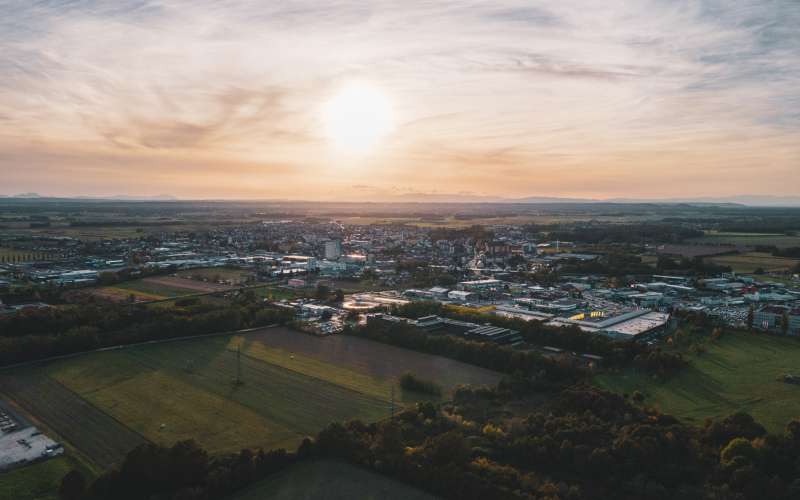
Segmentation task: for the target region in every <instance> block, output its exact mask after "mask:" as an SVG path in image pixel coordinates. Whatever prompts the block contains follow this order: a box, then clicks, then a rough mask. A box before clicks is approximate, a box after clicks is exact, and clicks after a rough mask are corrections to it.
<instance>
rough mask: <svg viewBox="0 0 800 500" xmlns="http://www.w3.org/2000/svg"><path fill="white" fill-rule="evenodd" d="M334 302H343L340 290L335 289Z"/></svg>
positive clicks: (342, 294) (342, 293) (342, 291)
mask: <svg viewBox="0 0 800 500" xmlns="http://www.w3.org/2000/svg"><path fill="white" fill-rule="evenodd" d="M335 300H336V302H342V301H343V300H344V290H342V289H341V288H337V289H336V292H335Z"/></svg>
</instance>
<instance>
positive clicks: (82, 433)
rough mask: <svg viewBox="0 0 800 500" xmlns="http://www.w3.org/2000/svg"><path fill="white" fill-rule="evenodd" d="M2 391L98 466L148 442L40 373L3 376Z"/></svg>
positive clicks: (111, 461) (0, 376) (28, 371)
mask: <svg viewBox="0 0 800 500" xmlns="http://www.w3.org/2000/svg"><path fill="white" fill-rule="evenodd" d="M0 391H2V392H3V393H4V394H5V395H6V396H8V398H9V399H11V400H13V401H14V402H16V403H17V404H18V405H19V406H21V407H22V408H24V409H25V410H27V411H28V412H30V413H31V414H32V415H33V417H34V419H35V420H37V421H41V422H43V423H44V424H45V426H47V427H48V428H49V429H52V430H53V431H54V432H55V433H56V434H57V435H58V437H60V438H63V439H64V440H66V441H67V442H69V443H74V444H76V445H77V444H78V443H80V446H78V447H79V449H80V450H81V452H83V453H84V454H85V455H86V456H87V457H89V459H91V460H92V461H93V462H94V463H96V464H112V463H115V462H117V461H118V460H120V459H121V458H122V457H123V456H124V455H125V454H126V453H127V452H128V451H130V450H131V449H132V448H134V447H136V446H137V445H139V444H140V443H143V442H144V441H145V440H144V439H143V438H142V437H141V436H140V435H138V434H136V433H135V432H133V431H131V430H130V429H128V428H126V427H125V426H124V425H122V424H120V423H119V422H117V421H116V420H114V419H113V418H112V417H110V416H109V415H107V414H105V413H103V412H102V411H101V410H99V409H98V408H96V407H94V406H92V405H91V404H90V403H88V402H87V401H86V400H84V399H82V398H81V397H79V396H78V395H77V394H75V393H74V392H72V391H70V390H68V389H67V388H65V387H64V386H62V385H61V384H59V383H58V382H57V381H56V380H54V379H52V378H50V377H48V376H46V375H45V374H44V373H41V371H39V370H36V369H34V370H25V371H23V372H21V373H14V374H13V375H11V374H7V373H3V374H2V375H0Z"/></svg>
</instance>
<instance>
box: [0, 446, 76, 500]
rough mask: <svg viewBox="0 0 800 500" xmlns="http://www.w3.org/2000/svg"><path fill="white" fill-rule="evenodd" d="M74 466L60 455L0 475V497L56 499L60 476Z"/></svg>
mask: <svg viewBox="0 0 800 500" xmlns="http://www.w3.org/2000/svg"><path fill="white" fill-rule="evenodd" d="M73 468H74V464H73V463H72V461H71V460H70V458H69V457H66V456H62V457H58V458H54V459H52V460H47V461H46V462H42V463H39V464H35V465H31V466H28V467H24V468H22V469H17V470H13V471H11V472H6V473H4V474H3V475H0V498H13V499H14V500H56V499H57V498H58V493H57V491H58V485H59V484H60V483H61V478H62V477H64V475H66V474H67V473H68V472H69V471H70V470H72V469H73Z"/></svg>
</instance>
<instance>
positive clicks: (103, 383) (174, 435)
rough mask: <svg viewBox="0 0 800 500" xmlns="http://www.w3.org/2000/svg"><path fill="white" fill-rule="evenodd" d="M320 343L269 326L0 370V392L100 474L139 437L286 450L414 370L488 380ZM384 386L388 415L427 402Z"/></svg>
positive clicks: (447, 380) (216, 448)
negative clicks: (1, 372) (420, 402)
mask: <svg viewBox="0 0 800 500" xmlns="http://www.w3.org/2000/svg"><path fill="white" fill-rule="evenodd" d="M279 339H280V340H281V342H278V340H279ZM328 340H331V339H319V338H316V337H313V336H309V335H306V334H302V333H299V332H294V331H290V330H286V329H283V328H271V329H264V330H262V331H261V332H255V333H252V334H247V335H243V336H219V337H210V338H204V339H198V340H189V341H181V342H173V343H166V344H153V345H144V346H135V347H130V348H123V349H116V350H110V351H105V352H100V353H91V354H86V355H83V356H79V357H75V358H71V359H68V360H61V361H58V362H53V363H50V364H47V365H44V366H32V367H27V368H25V369H17V370H15V371H14V372H13V373H11V372H6V373H3V374H2V375H0V392H2V393H3V394H4V395H5V397H7V398H8V399H10V400H12V401H14V402H15V403H16V404H18V405H19V406H20V407H22V408H23V409H24V410H26V412H27V413H29V414H31V415H32V416H33V418H34V419H35V420H37V421H41V422H42V423H43V424H45V426H46V428H48V429H52V431H53V433H54V434H55V435H56V437H57V438H59V439H62V440H64V441H65V442H67V443H69V444H71V445H73V446H74V447H75V448H76V449H77V450H79V451H80V452H81V453H83V454H85V455H86V456H87V457H88V458H89V459H90V460H91V461H92V462H93V463H94V464H96V465H98V466H100V467H107V466H109V465H111V464H113V463H116V462H118V461H119V460H120V459H121V458H122V457H123V456H124V454H125V453H126V452H127V451H128V450H130V449H131V448H133V447H134V446H136V445H137V444H139V443H142V442H145V441H151V442H156V443H160V444H164V445H171V444H173V443H174V442H175V441H178V440H183V439H195V440H196V441H197V442H198V443H200V444H201V445H202V446H203V447H204V448H206V449H208V450H209V451H210V452H211V453H229V452H236V451H238V450H240V449H241V448H243V447H248V448H258V447H263V448H265V449H270V448H278V447H285V448H288V449H294V448H295V447H296V446H297V445H298V444H299V442H300V441H301V440H302V439H303V438H304V437H305V436H307V435H313V434H315V433H316V432H318V431H319V430H320V429H322V428H323V427H324V426H325V425H327V424H328V423H329V422H331V421H345V420H349V419H356V418H357V419H361V420H364V421H370V422H373V421H377V420H380V419H383V418H386V417H388V416H389V415H390V413H391V406H392V393H393V385H394V381H395V380H396V378H397V377H399V376H400V375H401V374H402V373H403V372H405V371H412V372H415V369H416V368H419V373H418V375H419V376H421V377H425V378H430V379H433V380H437V382H438V383H440V384H443V385H445V386H446V387H447V388H448V389H451V388H452V387H454V386H455V384H458V383H468V382H471V383H477V382H481V383H495V382H496V381H497V380H499V375H498V374H496V373H494V372H489V371H487V370H482V369H480V368H477V367H473V366H470V365H465V364H462V363H457V362H454V361H451V360H446V359H443V358H436V357H434V356H427V355H423V354H418V353H415V352H413V351H407V350H404V349H399V348H393V347H391V346H385V345H382V344H375V346H377V347H378V349H374V350H373V349H370V347H371V346H372V344H373V343H372V342H369V341H365V340H363V339H358V338H353V337H339V340H338V341H334V342H326V341H328ZM365 343H366V344H365ZM314 344H319V345H317V346H315V345H314ZM329 351H330V352H329ZM321 353H324V355H321ZM387 367H388V368H387ZM415 373H416V372H415ZM237 379H239V380H240V382H241V383H237ZM395 390H396V393H395V394H394V401H395V405H396V408H399V407H400V406H401V405H403V404H408V403H412V402H415V401H421V400H428V399H430V396H427V395H421V394H415V393H406V392H404V391H401V390H400V389H399V387H398V388H396V389H395Z"/></svg>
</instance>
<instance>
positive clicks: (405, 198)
mask: <svg viewBox="0 0 800 500" xmlns="http://www.w3.org/2000/svg"><path fill="white" fill-rule="evenodd" d="M0 198H20V199H44V198H55V197H51V196H44V195H40V194H38V193H20V194H16V195H12V196H7V195H0ZM59 198H66V199H74V200H98V201H102V200H108V201H178V200H179V198H177V197H175V196H173V195H170V194H157V195H143V196H135V195H113V196H72V197H59ZM182 201H192V200H190V199H185V200H182ZM230 201H235V200H230ZM251 201H259V200H251ZM260 201H266V200H260ZM273 201H274V200H273ZM282 201H286V202H290V201H297V200H282ZM359 201H360V200H359ZM374 201H376V202H385V203H392V202H394V203H522V204H524V203H530V204H547V203H624V204H631V203H656V204H676V203H684V204H691V205H745V206H750V207H800V196H771V195H737V196H720V197H693V198H561V197H557V196H528V197H524V198H504V197H500V196H481V195H472V194H461V193H405V194H399V195H394V196H386V197H384V198H382V199H381V200H374Z"/></svg>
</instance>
